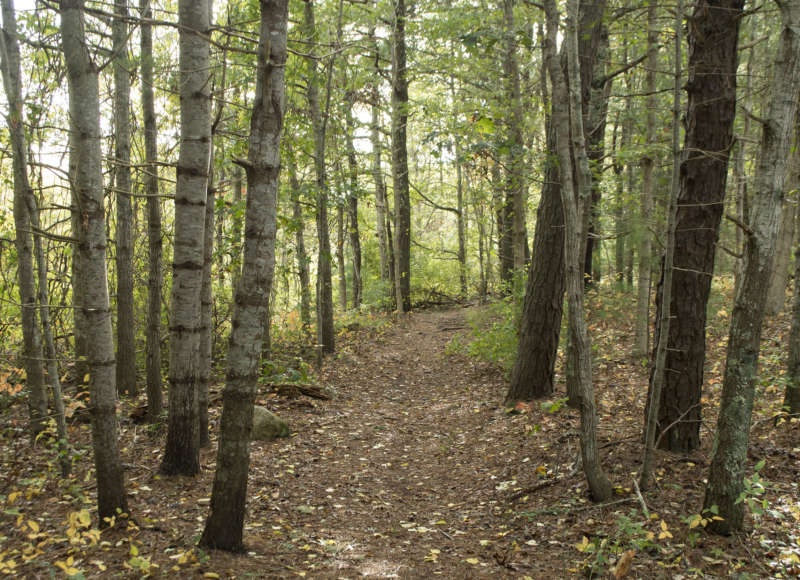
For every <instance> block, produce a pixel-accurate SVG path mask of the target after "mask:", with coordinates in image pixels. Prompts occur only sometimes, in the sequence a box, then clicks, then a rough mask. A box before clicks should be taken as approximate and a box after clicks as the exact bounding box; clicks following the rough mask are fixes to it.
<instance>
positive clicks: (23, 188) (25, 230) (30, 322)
mask: <svg viewBox="0 0 800 580" xmlns="http://www.w3.org/2000/svg"><path fill="white" fill-rule="evenodd" d="M2 12H3V30H2V35H0V49H2V53H0V56H2V69H3V71H2V72H3V84H4V85H5V91H6V98H7V99H8V104H9V107H8V109H9V114H8V118H7V122H8V131H9V135H10V140H11V152H12V161H13V171H14V230H15V246H16V249H17V283H18V284H19V302H20V315H21V316H20V317H21V318H22V356H21V357H20V358H21V359H22V364H23V366H24V367H25V377H26V381H25V382H26V387H27V391H28V392H27V400H28V416H29V419H30V434H31V441H34V440H35V439H36V436H37V435H38V434H39V433H41V432H42V431H43V430H44V429H45V427H46V426H47V391H46V390H45V378H44V372H43V368H42V334H41V330H40V328H39V325H38V324H37V321H36V279H35V275H34V271H33V249H34V248H33V238H32V237H31V234H30V232H31V215H30V210H29V207H28V198H29V197H32V196H33V191H32V190H31V185H30V181H29V180H28V149H27V145H26V143H25V126H24V124H23V122H24V117H23V112H22V86H21V79H20V53H19V41H18V40H17V23H16V15H15V13H14V5H13V0H3V3H2Z"/></svg>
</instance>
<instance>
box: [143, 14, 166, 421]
mask: <svg viewBox="0 0 800 580" xmlns="http://www.w3.org/2000/svg"><path fill="white" fill-rule="evenodd" d="M139 7H140V12H141V16H142V19H143V20H142V24H141V74H142V82H141V86H142V122H143V124H144V151H145V166H146V167H145V170H144V191H145V194H146V195H147V344H146V350H147V363H146V366H147V373H146V374H147V420H148V422H150V423H155V422H156V421H158V419H159V416H160V415H161V411H162V410H163V408H164V396H163V394H162V391H161V286H162V273H161V264H162V244H161V201H160V199H159V191H158V189H159V188H158V164H157V161H158V144H157V137H158V123H157V122H156V113H155V105H154V99H153V28H152V26H151V25H150V24H149V23H148V19H150V18H152V10H151V9H150V0H140V4H139Z"/></svg>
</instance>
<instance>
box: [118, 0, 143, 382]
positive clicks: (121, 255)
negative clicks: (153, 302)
mask: <svg viewBox="0 0 800 580" xmlns="http://www.w3.org/2000/svg"><path fill="white" fill-rule="evenodd" d="M127 18H128V1H127V0H115V1H114V23H113V27H112V38H113V41H114V188H115V193H116V202H117V230H116V233H117V239H116V245H117V256H116V257H117V392H118V393H119V394H127V395H128V396H130V397H135V396H136V395H137V394H138V392H139V391H138V388H137V385H136V344H135V336H136V332H135V327H134V316H133V231H132V226H133V223H132V222H133V209H132V207H131V115H130V110H131V104H130V101H131V73H132V70H131V68H132V64H131V61H130V59H129V58H128V23H127Z"/></svg>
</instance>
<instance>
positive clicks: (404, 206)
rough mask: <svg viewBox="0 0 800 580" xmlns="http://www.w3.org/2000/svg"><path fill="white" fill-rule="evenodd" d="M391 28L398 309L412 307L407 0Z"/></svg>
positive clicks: (399, 7) (402, 1) (400, 0)
mask: <svg viewBox="0 0 800 580" xmlns="http://www.w3.org/2000/svg"><path fill="white" fill-rule="evenodd" d="M392 24H393V30H392V185H393V189H394V267H395V286H396V288H395V296H396V300H397V310H398V311H400V312H408V311H409V310H411V199H410V197H409V189H408V188H409V185H408V149H407V145H406V131H407V125H408V78H407V76H406V0H396V1H395V2H394V21H393V23H392Z"/></svg>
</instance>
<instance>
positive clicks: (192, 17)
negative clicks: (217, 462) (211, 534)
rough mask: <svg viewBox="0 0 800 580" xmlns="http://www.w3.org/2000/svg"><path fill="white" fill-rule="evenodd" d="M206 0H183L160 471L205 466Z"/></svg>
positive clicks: (186, 470)
mask: <svg viewBox="0 0 800 580" xmlns="http://www.w3.org/2000/svg"><path fill="white" fill-rule="evenodd" d="M209 18H210V6H209V2H208V0H180V1H179V4H178V21H179V24H180V30H179V51H180V58H179V62H180V87H181V144H180V155H179V158H178V181H177V185H176V188H175V249H174V255H173V263H174V265H173V275H172V308H171V317H170V325H171V332H170V359H169V385H170V390H169V424H168V429H167V442H166V447H165V449H164V458H163V461H162V464H161V470H162V472H164V473H166V474H168V475H196V474H197V473H199V471H200V430H199V428H198V425H199V421H198V403H197V391H198V389H199V371H200V369H199V364H200V361H199V352H200V334H201V331H202V317H201V307H200V301H201V291H202V286H203V248H204V240H205V222H206V195H207V185H208V169H209V158H210V154H211V98H210V82H209V74H210V73H209V71H210V69H209V64H210V54H209V52H210V51H209V43H208V40H207V39H206V37H205V35H206V34H207V33H208V28H209V26H210V20H209Z"/></svg>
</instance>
